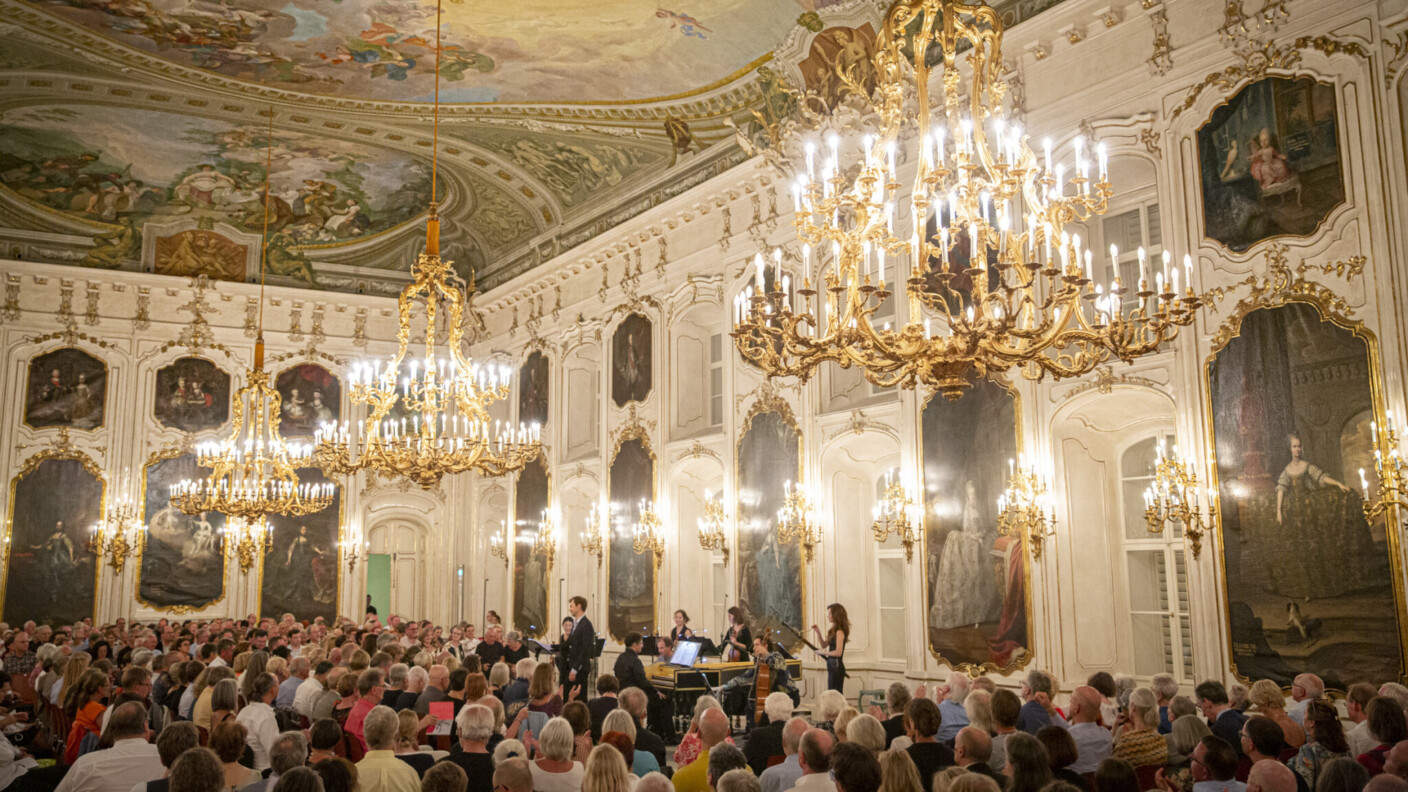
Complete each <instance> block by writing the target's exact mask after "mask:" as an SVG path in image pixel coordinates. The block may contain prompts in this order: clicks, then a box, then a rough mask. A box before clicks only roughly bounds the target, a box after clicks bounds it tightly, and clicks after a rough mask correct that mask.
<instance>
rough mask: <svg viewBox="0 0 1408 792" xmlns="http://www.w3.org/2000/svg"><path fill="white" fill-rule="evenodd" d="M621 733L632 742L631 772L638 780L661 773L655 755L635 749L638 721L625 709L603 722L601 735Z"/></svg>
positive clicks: (608, 716) (609, 715)
mask: <svg viewBox="0 0 1408 792" xmlns="http://www.w3.org/2000/svg"><path fill="white" fill-rule="evenodd" d="M614 731H616V732H621V733H622V734H624V735H626V736H627V737H629V738H630V740H631V746H632V750H631V760H630V765H631V772H632V773H634V774H635V776H636V777H637V778H644V777H645V774H646V773H658V772H660V763H659V762H658V761H656V759H655V754H653V753H651V752H649V751H640V750H636V749H635V748H634V746H635V743H636V719H635V718H633V717H631V713H629V712H627V711H626V710H624V709H614V710H612V711H611V712H610V713H609V714H608V715H607V716H606V720H604V721H602V722H601V733H602V734H606V733H607V732H614Z"/></svg>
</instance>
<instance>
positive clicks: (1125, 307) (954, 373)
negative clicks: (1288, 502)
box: [733, 0, 1200, 399]
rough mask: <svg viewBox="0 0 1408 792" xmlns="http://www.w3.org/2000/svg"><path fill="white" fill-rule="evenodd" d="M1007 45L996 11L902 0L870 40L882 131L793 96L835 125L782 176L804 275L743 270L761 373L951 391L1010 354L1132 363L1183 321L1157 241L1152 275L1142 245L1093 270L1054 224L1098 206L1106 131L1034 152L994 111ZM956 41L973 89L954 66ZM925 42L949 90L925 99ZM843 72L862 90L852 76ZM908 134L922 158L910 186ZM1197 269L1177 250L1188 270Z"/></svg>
mask: <svg viewBox="0 0 1408 792" xmlns="http://www.w3.org/2000/svg"><path fill="white" fill-rule="evenodd" d="M1001 43H1002V22H1001V19H1000V17H999V16H998V14H997V12H996V11H994V10H993V9H992V8H989V7H987V6H981V5H965V4H961V3H957V2H953V0H901V2H899V3H897V4H896V5H895V6H893V7H892V8H891V9H890V11H889V12H888V14H887V15H886V18H885V24H884V28H883V32H882V34H881V40H880V41H879V42H878V43H877V46H878V47H879V52H878V53H877V54H876V56H875V64H874V65H875V71H876V74H877V83H878V86H877V88H876V94H877V95H878V104H875V105H874V111H875V113H876V115H877V116H878V118H877V119H876V121H877V122H878V132H879V134H878V135H877V134H867V135H865V136H864V137H863V138H862V139H861V140H859V141H854V140H850V139H848V140H846V141H844V147H843V139H842V133H845V132H846V131H847V130H844V129H838V128H837V127H839V126H840V124H841V122H840V121H838V120H837V118H838V116H834V115H833V116H828V115H823V114H821V113H818V112H816V111H815V110H814V109H813V105H815V103H816V102H817V101H819V100H818V99H817V98H816V97H812V96H807V97H804V98H803V99H804V100H803V101H802V102H800V103H799V107H800V108H801V113H802V116H803V121H804V122H806V125H807V126H808V127H809V128H810V130H814V131H817V132H821V131H823V130H824V129H826V128H827V127H830V129H829V130H828V131H827V132H826V134H825V136H824V137H825V144H826V151H825V153H824V159H823V162H822V163H821V167H820V170H819V172H818V167H817V165H818V163H817V161H816V160H817V156H818V154H819V152H818V150H817V145H816V142H815V141H814V140H809V141H807V142H806V143H805V144H804V147H803V150H804V152H805V168H804V169H803V171H802V172H801V173H800V174H799V175H798V176H797V178H796V183H795V185H794V187H793V199H794V209H795V212H796V219H795V225H796V228H797V237H798V239H799V241H800V242H801V243H802V252H801V262H800V264H801V267H800V269H801V272H800V273H794V275H795V274H800V276H801V277H800V278H796V277H792V276H791V275H784V273H783V272H782V271H781V263H780V260H779V262H778V263H777V264H776V265H774V269H775V276H776V277H774V278H772V279H768V278H766V277H765V273H764V267H763V261H762V257H761V255H760V256H759V257H758V262H757V263H758V270H757V277H756V281H755V283H754V285H753V286H752V287H750V288H748V289H747V290H745V292H744V293H743V294H742V295H740V296H739V298H738V299H737V301H736V303H735V306H734V314H735V329H734V332H733V336H734V339H735V343H736V344H737V346H738V349H739V351H740V352H741V354H742V355H743V356H744V357H745V358H747V359H748V360H750V361H752V362H753V363H755V364H757V365H758V366H759V367H760V368H761V369H762V370H763V371H764V372H765V373H766V374H768V375H769V376H797V377H801V378H802V379H806V378H807V377H809V376H810V375H811V374H812V373H813V372H814V371H815V370H816V368H817V367H818V366H820V365H821V364H822V363H825V362H827V361H833V362H835V363H837V364H839V365H840V366H842V367H843V368H849V367H851V366H856V367H858V368H860V370H861V371H862V372H863V373H864V375H865V378H866V379H867V380H869V381H870V382H871V383H873V384H875V385H878V386H892V385H901V386H903V387H914V386H915V385H916V384H918V383H922V384H924V385H925V386H927V387H929V388H931V389H934V390H936V391H938V392H939V393H942V394H943V395H944V396H945V397H947V398H950V399H955V398H958V397H959V396H961V395H962V392H963V390H964V389H965V388H967V387H968V386H969V385H970V384H971V382H972V380H973V379H974V378H975V377H982V376H987V375H990V374H997V373H1002V372H1006V371H1008V370H1010V369H1012V368H1014V367H1018V368H1019V369H1020V370H1021V372H1022V374H1023V375H1024V376H1025V377H1027V378H1028V379H1040V378H1042V377H1043V376H1045V375H1047V374H1050V375H1052V376H1053V377H1056V378H1062V377H1073V376H1078V375H1080V374H1084V373H1086V372H1089V371H1091V370H1092V369H1093V368H1094V367H1095V366H1096V365H1097V364H1099V363H1100V362H1101V361H1104V360H1106V359H1108V358H1109V357H1110V356H1111V355H1113V356H1115V357H1117V358H1119V359H1121V360H1125V361H1129V360H1132V359H1134V358H1136V357H1138V356H1140V355H1144V354H1148V353H1150V352H1153V351H1155V350H1157V349H1158V348H1159V346H1160V344H1162V343H1163V342H1164V341H1166V340H1169V339H1171V338H1173V337H1174V336H1175V335H1176V334H1177V331H1178V328H1179V327H1181V326H1185V325H1187V324H1190V323H1191V322H1192V321H1193V316H1194V309H1195V308H1197V306H1198V305H1199V304H1200V302H1199V299H1198V297H1197V296H1196V295H1195V294H1194V293H1193V291H1192V288H1191V287H1192V284H1191V283H1188V284H1187V287H1188V288H1187V290H1186V292H1180V285H1179V272H1178V269H1177V268H1173V269H1170V267H1169V256H1168V255H1167V254H1165V255H1164V257H1163V262H1162V267H1161V268H1157V267H1156V271H1155V272H1153V273H1150V272H1149V268H1150V263H1149V262H1145V261H1144V260H1143V257H1142V256H1141V261H1140V274H1139V280H1138V283H1135V284H1125V283H1121V282H1120V279H1119V278H1118V277H1115V278H1114V279H1113V281H1112V282H1110V283H1109V284H1100V283H1097V282H1096V277H1095V274H1094V272H1093V271H1092V269H1093V265H1094V264H1095V261H1094V256H1093V254H1092V251H1090V250H1089V248H1088V247H1086V248H1083V247H1082V246H1081V241H1080V237H1079V235H1075V234H1070V233H1068V232H1067V231H1066V230H1065V226H1066V224H1068V223H1070V222H1072V221H1084V220H1087V219H1088V218H1090V217H1091V216H1092V215H1098V214H1103V213H1104V212H1105V209H1106V206H1107V202H1108V199H1109V197H1110V195H1111V193H1112V191H1111V187H1110V184H1109V182H1108V180H1107V178H1106V177H1107V170H1106V157H1105V151H1104V148H1103V145H1102V146H1100V147H1099V148H1098V149H1097V150H1096V151H1094V152H1091V151H1089V150H1088V149H1087V144H1086V142H1085V141H1084V140H1083V139H1082V138H1080V137H1077V138H1076V139H1075V143H1074V154H1075V157H1074V163H1073V164H1072V166H1071V167H1070V168H1069V169H1068V168H1067V167H1066V166H1065V165H1064V164H1055V165H1053V162H1052V155H1051V144H1050V142H1049V141H1047V142H1046V144H1045V147H1044V148H1045V152H1044V154H1045V156H1044V157H1043V158H1041V159H1038V158H1037V156H1036V155H1035V154H1034V153H1033V152H1032V151H1031V149H1030V148H1029V147H1028V143H1027V137H1026V136H1025V135H1024V133H1023V130H1022V128H1021V127H1020V126H1018V125H1015V124H1009V123H1007V122H1006V119H1005V115H1006V111H1005V109H1004V107H1003V103H1002V99H1003V95H1004V93H1005V92H1006V90H1007V85H1006V84H1005V82H1003V80H1002V79H1001V78H1000V74H1001V69H1002V55H1001ZM965 47H966V53H967V54H966V57H965V59H964V60H965V61H967V66H966V68H969V69H970V70H971V75H970V82H969V84H968V85H967V90H966V93H965V92H963V91H960V87H961V85H960V83H961V81H962V79H963V77H962V75H961V73H960V71H959V70H958V69H957V68H956V67H955V58H956V56H957V55H958V54H959V52H960V51H961V50H962V49H964V48H965ZM935 50H940V51H941V52H942V56H943V57H942V59H941V61H940V63H939V64H936V65H941V66H942V71H941V76H942V100H943V101H942V105H941V106H937V107H933V108H931V107H930V104H929V76H930V66H929V62H928V59H929V58H932V57H934V55H935V54H936V53H935V52H934V51H935ZM842 78H843V82H845V83H846V84H847V85H848V86H849V87H850V88H851V90H852V94H853V96H855V97H857V98H862V99H863V98H866V96H867V93H866V90H865V89H864V88H863V87H862V86H861V85H860V83H859V81H858V79H857V78H855V76H854V75H850V74H846V75H842ZM916 97H917V104H916V102H915V99H916ZM965 100H966V101H965ZM916 108H917V110H916ZM910 140H912V141H913V143H912V144H911V143H909V142H908V141H910ZM901 146H906V147H910V148H912V150H911V151H910V157H909V158H908V159H909V161H912V162H914V163H915V165H916V169H915V172H914V177H913V183H912V185H911V186H910V188H909V190H908V191H907V192H901V190H900V187H901V185H900V172H899V169H898V164H899V163H898V162H897V156H898V155H899V151H898V150H899V148H900V147H901ZM1092 154H1093V155H1094V157H1095V159H1096V161H1097V162H1096V163H1095V164H1094V165H1098V167H1096V166H1093V163H1092V162H1091V159H1090V157H1089V155H1092ZM797 156H798V157H799V158H800V157H801V156H802V155H801V154H798V155H797ZM904 229H908V230H904ZM1116 257H1117V254H1116ZM813 258H815V261H813ZM1102 263H1103V262H1102ZM814 266H815V267H817V268H818V269H817V270H816V272H815V273H814V272H813V267H814ZM1191 266H1192V265H1191V258H1189V257H1185V258H1184V267H1185V272H1184V275H1185V280H1191V274H1192V273H1191ZM891 270H893V271H894V272H895V273H896V274H895V276H894V281H893V282H889V283H887V275H886V273H887V272H888V271H891ZM900 280H903V285H904V289H903V294H899V293H896V294H895V295H894V296H895V297H896V299H897V302H898V306H897V310H896V312H895V320H896V322H897V325H898V326H897V327H895V328H894V329H891V328H890V326H889V324H888V323H883V326H881V327H877V326H876V325H877V324H882V323H881V322H878V321H873V319H874V314H875V312H876V310H877V309H879V308H880V307H882V305H883V304H884V302H885V300H886V299H888V298H889V297H891V296H892V294H891V291H890V287H891V286H895V285H896V282H898V281H900ZM813 284H816V285H815V286H814V285H813ZM899 291H900V290H899V289H898V288H896V292H899ZM1180 293H1181V294H1182V296H1180ZM1127 296H1128V298H1129V299H1127Z"/></svg>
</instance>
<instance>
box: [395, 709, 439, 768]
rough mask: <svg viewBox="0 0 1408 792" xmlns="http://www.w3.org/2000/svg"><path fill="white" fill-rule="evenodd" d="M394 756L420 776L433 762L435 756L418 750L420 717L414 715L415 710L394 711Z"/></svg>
mask: <svg viewBox="0 0 1408 792" xmlns="http://www.w3.org/2000/svg"><path fill="white" fill-rule="evenodd" d="M396 758H397V759H400V760H401V761H403V762H405V763H406V764H408V765H410V766H411V767H412V768H414V769H415V771H416V775H418V776H421V777H424V776H425V771H426V770H429V769H430V766H431V765H433V764H435V757H433V756H431V755H430V754H428V753H425V752H424V751H422V750H420V718H417V717H416V713H415V710H401V711H400V712H398V713H396Z"/></svg>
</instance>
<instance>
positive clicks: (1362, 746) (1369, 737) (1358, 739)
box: [1345, 720, 1379, 756]
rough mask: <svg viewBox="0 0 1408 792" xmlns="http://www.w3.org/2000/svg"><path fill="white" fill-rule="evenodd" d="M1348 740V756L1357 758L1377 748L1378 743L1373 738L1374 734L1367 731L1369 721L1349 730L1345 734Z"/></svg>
mask: <svg viewBox="0 0 1408 792" xmlns="http://www.w3.org/2000/svg"><path fill="white" fill-rule="evenodd" d="M1345 737H1347V738H1348V739H1349V755H1350V756H1358V755H1359V754H1362V753H1368V752H1370V751H1372V750H1374V749H1375V748H1378V747H1379V741H1378V740H1377V739H1375V738H1374V733H1373V732H1371V731H1369V721H1367V720H1366V721H1361V722H1360V723H1359V725H1358V726H1355V727H1354V728H1353V729H1350V730H1349V732H1347V733H1346V734H1345Z"/></svg>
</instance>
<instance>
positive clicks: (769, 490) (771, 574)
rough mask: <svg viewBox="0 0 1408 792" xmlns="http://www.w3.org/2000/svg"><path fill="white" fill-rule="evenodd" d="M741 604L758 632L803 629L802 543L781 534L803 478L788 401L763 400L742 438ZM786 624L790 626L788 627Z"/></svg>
mask: <svg viewBox="0 0 1408 792" xmlns="http://www.w3.org/2000/svg"><path fill="white" fill-rule="evenodd" d="M737 454H738V460H737V468H736V469H737V471H738V472H737V475H738V493H739V497H738V556H737V558H738V564H739V566H738V605H739V607H741V608H742V609H743V612H744V614H745V616H746V617H747V619H748V623H749V624H750V625H751V626H752V629H753V634H754V635H762V634H763V631H764V630H766V631H768V632H769V633H780V640H781V641H782V642H783V643H784V644H787V645H789V646H797V645H799V644H798V643H797V642H796V641H795V639H794V638H793V636H792V634H791V633H790V632H789V631H788V630H787V629H786V627H791V628H792V629H794V630H798V631H802V629H803V624H802V589H803V586H802V583H801V581H802V575H803V567H802V548H801V546H800V545H799V544H797V543H796V542H787V543H783V542H781V541H779V540H778V538H777V513H778V511H779V510H780V509H782V503H783V497H784V495H785V494H786V491H787V487H788V485H789V484H790V483H793V482H796V481H800V480H801V454H802V437H801V433H800V432H799V431H798V429H797V422H796V419H795V418H794V417H793V416H792V410H791V408H790V407H788V405H787V403H786V402H784V401H782V400H780V399H769V400H764V401H760V402H759V403H758V404H757V405H755V406H754V407H753V409H752V410H750V411H749V415H748V416H747V418H746V419H745V420H744V422H743V434H742V436H741V437H739V439H738V449H737ZM784 625H786V627H784Z"/></svg>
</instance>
